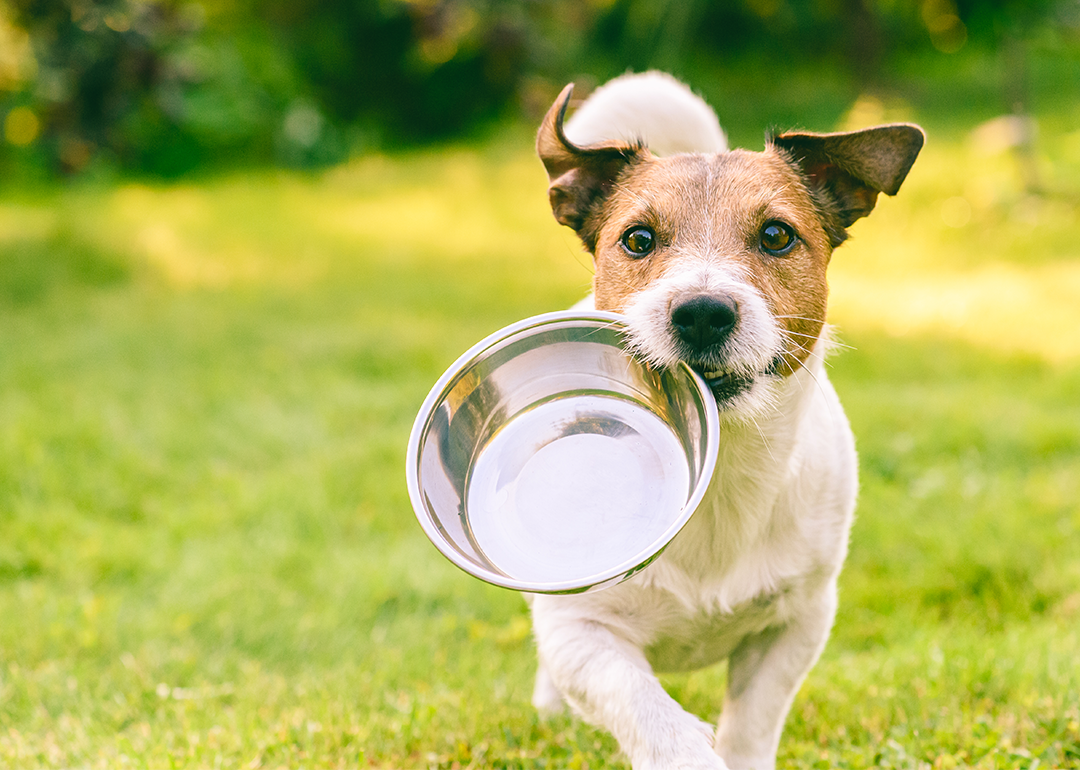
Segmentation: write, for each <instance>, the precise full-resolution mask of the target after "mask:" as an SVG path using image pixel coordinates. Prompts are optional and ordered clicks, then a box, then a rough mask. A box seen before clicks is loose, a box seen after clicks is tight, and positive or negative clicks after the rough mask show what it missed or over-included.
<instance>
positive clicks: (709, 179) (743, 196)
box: [588, 150, 832, 375]
mask: <svg viewBox="0 0 1080 770" xmlns="http://www.w3.org/2000/svg"><path fill="white" fill-rule="evenodd" d="M593 217H594V220H595V221H592V222H589V223H588V227H589V229H590V230H592V231H595V232H596V233H597V238H596V244H595V249H594V252H593V254H594V258H595V264H596V273H595V277H594V282H593V283H594V291H595V293H596V306H597V307H598V308H600V309H604V310H613V311H616V312H618V311H622V310H623V309H625V307H626V306H627V304H628V303H629V302H630V301H631V300H632V298H633V297H634V295H635V294H637V293H638V292H639V291H642V290H644V289H645V288H646V287H647V286H648V285H649V284H650V283H652V282H653V281H654V280H656V279H657V278H659V277H660V276H662V275H663V274H664V272H665V271H666V270H668V269H669V267H671V266H672V264H673V263H674V262H676V261H677V260H680V259H705V260H711V261H715V262H717V263H719V264H722V265H725V266H728V267H733V268H734V270H735V271H737V273H738V274H740V275H741V276H742V277H743V279H744V280H746V281H747V282H748V283H750V284H752V285H753V286H754V287H755V288H757V289H758V291H759V292H761V294H762V295H763V296H764V297H765V299H766V302H767V303H768V305H769V307H770V309H771V310H772V312H773V314H774V315H775V316H776V317H777V319H778V321H779V323H780V325H781V327H782V328H783V329H784V330H785V332H786V335H785V336H786V337H787V344H786V351H785V356H784V359H785V360H784V363H783V366H782V367H781V373H782V374H785V375H786V374H789V373H790V372H791V371H793V370H794V369H795V368H797V367H798V365H799V363H801V362H803V361H805V360H806V357H807V356H808V355H809V353H810V349H811V348H812V347H813V344H814V341H815V340H816V339H817V337H818V335H819V334H820V333H821V327H822V324H823V323H824V319H825V309H826V301H827V297H828V284H827V282H826V279H825V270H826V267H827V266H828V263H829V256H830V254H831V251H832V249H831V246H830V244H829V237H828V235H827V233H826V232H825V230H824V228H823V226H822V222H821V218H820V216H819V215H818V212H817V209H816V208H815V205H814V202H813V200H812V199H811V197H810V195H809V193H808V192H807V190H806V189H805V187H804V186H803V185H802V184H801V181H800V179H799V176H798V175H797V174H796V173H795V171H794V170H793V169H792V168H791V166H790V165H789V164H788V163H787V162H786V161H785V160H784V159H783V158H782V157H780V156H779V154H778V153H776V152H775V151H766V152H764V153H754V152H748V151H745V150H734V151H732V152H728V153H722V154H719V155H675V156H672V157H670V158H651V159H648V160H645V161H642V162H639V163H636V164H633V165H632V166H630V167H628V168H626V169H624V171H623V172H622V174H621V175H620V176H619V178H618V180H617V183H616V184H615V185H614V186H613V188H612V191H611V194H610V196H609V197H608V198H607V200H606V201H605V202H604V205H603V206H602V207H600V208H599V209H598V210H597V211H596V212H595V213H594V215H593ZM773 220H780V221H783V222H785V223H787V224H788V225H790V226H791V227H792V229H794V231H795V233H796V235H797V236H798V238H799V242H798V243H797V244H796V245H795V247H794V248H793V249H792V250H791V251H790V252H788V253H787V254H785V255H783V256H770V255H769V254H767V253H765V252H764V251H762V249H761V248H760V242H759V238H760V232H761V228H762V227H763V226H764V225H765V224H766V223H767V222H770V221H773ZM642 225H644V226H646V227H649V228H650V229H652V230H653V232H654V233H655V234H656V237H657V247H656V249H655V250H654V251H653V252H652V253H651V254H649V255H648V256H646V257H644V258H634V257H631V256H630V255H628V254H627V253H626V251H625V250H624V249H623V248H622V246H621V245H620V242H619V241H620V238H621V236H622V234H623V233H624V232H626V231H627V230H628V229H630V228H632V227H634V226H642Z"/></svg>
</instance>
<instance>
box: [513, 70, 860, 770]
mask: <svg viewBox="0 0 1080 770" xmlns="http://www.w3.org/2000/svg"><path fill="white" fill-rule="evenodd" d="M642 89H644V90H645V91H647V93H648V99H649V103H653V104H655V103H656V102H657V100H660V102H661V103H663V104H664V105H665V108H664V109H650V110H648V111H647V112H645V113H644V115H645V118H644V119H643V118H642V115H643V111H642V110H641V109H640V105H641V104H642V101H641V97H642ZM631 117H633V120H631ZM567 135H568V136H569V137H572V138H573V139H574V140H576V141H578V142H595V141H598V140H602V139H609V138H630V139H641V140H644V141H645V142H646V143H647V144H648V145H649V146H650V148H652V147H657V148H660V150H661V152H663V151H668V152H672V151H679V150H683V149H688V150H702V151H709V152H714V151H717V150H722V149H724V147H725V146H726V142H725V140H724V136H723V132H722V131H721V130H720V128H719V123H718V121H717V120H716V117H715V114H714V113H713V111H712V110H711V109H710V108H709V107H708V106H707V105H706V104H705V103H704V102H703V101H701V100H700V99H699V98H698V97H696V96H694V95H693V94H692V93H691V92H690V91H689V90H688V89H687V88H686V87H685V86H683V85H681V84H680V83H678V81H675V80H674V79H672V78H670V77H668V76H661V75H656V74H650V75H647V76H625V77H623V78H620V79H618V80H616V81H614V82H613V83H612V84H609V85H608V86H606V87H605V88H602V89H600V90H599V91H598V92H597V95H596V96H595V97H594V98H591V99H589V100H588V101H586V103H585V104H584V105H583V106H582V107H581V108H580V110H579V111H578V112H577V113H576V115H575V117H574V118H573V120H572V121H571V122H570V123H569V124H568V126H567ZM688 137H689V138H691V140H692V141H694V142H698V144H696V145H693V146H689V147H688V146H686V141H687V140H688ZM717 289H719V290H722V291H723V292H726V293H727V294H729V295H731V296H733V297H734V298H735V299H736V300H737V302H738V306H739V312H740V326H739V332H738V334H737V335H735V338H734V339H733V340H732V341H731V343H730V344H731V345H732V346H734V348H733V349H732V350H730V351H728V355H729V358H728V360H727V363H728V365H730V366H742V367H745V369H746V370H747V371H761V370H762V369H763V367H764V365H765V364H766V363H767V362H768V361H769V360H770V359H771V358H772V357H773V355H774V354H775V352H776V351H777V349H779V347H780V336H781V334H782V330H781V328H780V326H779V324H778V323H777V321H776V319H774V318H773V316H772V315H771V313H770V310H769V307H768V305H767V303H766V302H765V300H764V298H762V297H761V296H760V294H759V293H758V291H757V290H756V289H755V288H754V287H753V286H752V285H751V284H750V283H749V282H747V281H746V280H745V279H744V277H743V276H741V275H739V273H738V272H736V271H735V270H734V269H733V268H732V267H730V266H725V263H724V261H723V260H719V259H712V258H710V256H709V255H708V254H698V255H687V257H686V258H685V259H680V261H679V268H678V269H677V270H675V271H670V272H668V273H667V274H665V275H663V276H662V277H661V278H659V279H658V280H656V281H655V282H653V283H652V284H650V285H649V286H648V287H647V288H646V289H645V290H644V291H642V292H640V293H639V294H638V295H637V296H636V297H635V299H634V301H633V303H632V305H631V306H630V307H629V308H628V309H627V312H626V315H627V317H628V319H629V324H630V336H631V341H632V344H633V345H634V346H635V348H636V350H637V351H638V352H639V353H640V354H642V355H644V356H645V357H647V358H649V359H651V360H652V361H654V362H655V363H659V364H665V363H668V364H670V363H673V361H674V356H675V352H674V351H673V350H672V349H671V343H670V340H669V337H670V332H669V331H668V329H669V327H670V322H669V320H668V318H669V312H670V307H671V304H672V301H673V300H674V299H675V298H677V297H679V296H685V295H693V294H695V293H701V292H703V291H712V290H717ZM588 304H589V300H588V299H586V300H585V301H583V303H580V304H579V306H588ZM826 345H827V341H826V335H822V338H821V339H819V340H818V341H817V343H816V346H815V348H814V351H813V353H812V355H811V356H810V357H809V359H808V360H807V362H806V365H805V367H804V368H800V369H798V370H797V371H796V372H795V373H793V374H791V375H789V376H787V377H771V378H770V377H763V378H758V381H757V382H756V383H755V385H754V387H753V388H752V389H750V390H749V391H748V392H746V393H743V394H741V395H739V396H737V400H736V401H734V402H733V403H731V404H729V405H728V407H727V408H726V409H724V410H723V411H722V413H721V414H722V416H721V433H720V455H719V460H718V462H717V466H716V472H715V475H714V476H713V479H712V482H711V485H710V488H709V491H708V493H707V494H706V496H705V499H704V501H703V503H702V504H701V506H700V508H699V509H698V511H697V512H696V513H695V514H694V516H693V518H692V519H691V520H690V522H689V523H688V524H687V525H686V527H685V529H684V530H683V531H682V532H681V533H680V534H679V535H678V536H677V537H676V538H675V540H674V541H673V542H672V543H671V545H670V546H669V547H668V548H667V550H666V551H664V553H663V555H662V556H661V557H660V558H659V559H657V560H656V561H655V562H654V563H653V564H652V565H651V566H649V567H648V568H647V569H645V570H644V571H642V572H641V573H639V574H637V575H635V576H634V577H632V578H631V579H629V580H627V581H626V582H624V583H622V584H620V585H617V586H615V587H612V588H609V589H607V590H604V591H600V592H596V593H588V594H582V595H573V596H535V597H531V601H530V603H531V607H532V616H533V626H534V631H535V638H536V644H537V649H538V654H539V660H540V665H539V670H538V673H537V678H536V688H535V692H534V696H533V702H534V704H535V705H536V707H537V708H538V709H539V710H540V711H541V712H553V711H557V710H560V709H561V708H563V705H564V703H566V704H569V705H570V706H571V707H572V708H573V709H574V710H575V711H576V712H577V713H579V714H580V715H581V716H583V717H584V718H585V719H587V720H588V721H590V722H593V723H596V724H598V725H601V726H603V727H605V728H606V729H607V730H609V731H610V732H611V733H612V734H613V735H614V736H615V737H616V738H617V740H618V741H619V744H620V746H621V747H622V749H623V751H625V752H626V753H627V754H628V755H629V758H630V760H631V762H632V764H633V766H634V768H636V770H651V769H652V768H666V769H671V768H725V767H727V768H731V769H732V770H741V769H742V768H756V770H771V768H773V767H774V765H775V757H776V751H777V746H778V743H779V739H780V733H781V730H782V727H783V723H784V719H785V717H786V715H787V712H788V710H789V708H790V706H791V703H792V700H793V698H794V697H795V693H796V691H797V690H798V688H799V685H800V683H801V682H802V681H803V678H804V677H805V676H806V674H807V672H808V671H809V670H810V668H811V666H812V665H813V664H814V662H815V660H816V659H817V657H818V655H819V654H820V652H821V650H822V648H823V646H824V644H825V641H826V639H827V637H828V635H829V631H830V629H831V626H832V622H833V617H834V613H835V610H836V582H837V576H838V574H839V572H840V568H841V565H842V564H843V561H844V557H845V555H846V551H847V542H848V530H849V527H850V524H851V521H852V515H853V510H854V505H855V496H856V486H857V480H856V478H857V471H856V459H855V447H854V440H853V438H852V435H851V431H850V429H849V427H848V423H847V420H846V418H845V416H844V413H843V410H842V408H841V406H840V402H839V400H838V398H837V396H836V393H835V391H834V390H833V388H832V386H831V384H830V383H829V380H828V377H827V375H826V373H825V370H824V368H823V366H822V357H823V355H824V352H825V347H826ZM724 659H727V660H728V666H729V668H728V689H727V693H726V695H725V698H724V703H723V709H722V713H721V716H720V721H719V725H718V726H717V727H716V728H715V730H714V729H713V727H712V726H711V725H708V724H706V723H704V722H702V721H701V720H700V719H698V718H697V717H696V716H692V715H691V714H689V713H687V712H686V711H684V710H683V709H682V708H681V707H680V706H679V704H678V703H676V702H675V700H673V699H672V698H671V697H670V696H669V695H668V694H667V693H666V692H665V691H664V689H663V687H662V686H661V685H660V683H659V681H658V680H657V678H656V676H655V675H654V673H653V672H654V671H663V670H686V669H693V668H698V667H703V666H708V665H710V664H713V663H715V662H718V661H721V660H724Z"/></svg>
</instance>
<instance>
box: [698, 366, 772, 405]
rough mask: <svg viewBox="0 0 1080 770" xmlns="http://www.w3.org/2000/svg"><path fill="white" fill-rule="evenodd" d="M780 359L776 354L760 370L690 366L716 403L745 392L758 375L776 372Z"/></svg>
mask: <svg viewBox="0 0 1080 770" xmlns="http://www.w3.org/2000/svg"><path fill="white" fill-rule="evenodd" d="M782 363H783V362H782V359H781V358H780V357H779V356H777V357H776V358H775V359H773V360H772V361H771V362H770V363H769V365H768V366H767V367H765V370H764V371H762V372H746V371H733V370H729V369H716V368H710V367H708V366H706V365H704V364H699V363H691V364H690V368H692V369H693V370H694V371H695V372H697V373H698V374H700V375H701V378H702V379H703V380H705V384H706V385H708V386H709V390H711V391H712V392H713V395H714V396H715V397H716V401H717V403H723V402H725V401H730V400H731V399H733V398H735V396H738V395H739V394H740V393H745V392H746V391H748V390H750V388H751V387H753V385H754V381H755V380H757V379H758V377H760V376H767V375H772V374H776V373H777V372H778V371H779V368H780V366H781V365H782Z"/></svg>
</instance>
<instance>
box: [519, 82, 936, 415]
mask: <svg viewBox="0 0 1080 770" xmlns="http://www.w3.org/2000/svg"><path fill="white" fill-rule="evenodd" d="M571 89H572V86H567V87H566V89H564V90H563V92H562V94H561V95H560V97H559V99H558V100H557V101H556V102H555V104H554V105H553V106H552V108H551V110H550V111H549V112H548V114H547V116H546V117H545V118H544V122H543V124H542V125H541V128H540V132H539V136H538V138H537V151H538V153H539V155H540V158H541V160H542V161H543V162H544V166H545V168H546V169H547V172H548V177H549V180H550V187H549V188H548V195H549V198H550V201H551V207H552V210H553V212H554V214H555V218H556V219H557V220H558V221H559V222H560V223H562V224H564V225H567V226H568V227H571V228H573V229H574V230H575V231H576V232H577V234H578V236H579V237H580V238H581V240H582V242H583V243H584V244H585V246H586V248H587V249H588V250H589V251H590V252H591V253H592V254H593V258H594V263H595V277H594V286H593V289H594V292H595V295H596V306H597V308H599V309H603V310H612V311H616V312H620V313H623V314H625V315H626V316H627V317H628V319H629V327H630V328H629V343H630V346H631V348H632V349H633V350H634V352H635V353H636V354H637V355H639V356H641V357H642V358H643V359H645V360H646V361H648V362H649V363H651V364H653V365H655V366H659V367H665V366H671V365H673V364H674V363H676V362H678V361H680V360H681V361H686V362H687V363H689V364H690V365H691V366H692V367H694V368H695V369H696V370H697V371H698V372H700V373H701V374H702V375H703V376H704V377H705V378H706V380H707V381H708V382H709V384H710V386H711V387H712V389H713V392H714V393H715V395H716V397H717V402H718V403H719V405H720V406H721V408H727V409H738V408H739V407H750V406H751V405H753V404H756V403H763V402H764V401H763V399H764V400H767V396H768V393H769V391H770V388H771V387H772V386H773V385H774V384H775V383H777V382H779V381H781V380H783V379H784V378H786V377H788V376H790V375H791V374H792V373H794V372H795V371H796V370H798V369H799V368H801V367H804V366H805V365H806V360H807V358H808V357H809V356H810V355H811V352H812V349H813V348H814V346H815V344H816V343H817V341H818V338H819V337H820V336H821V334H822V329H823V326H824V323H825V310H826V303H827V299H828V285H827V283H826V279H825V271H826V268H827V266H828V264H829V259H830V256H831V254H832V251H833V249H834V248H835V247H836V246H838V245H839V244H840V243H842V242H843V241H844V239H845V238H846V237H847V232H846V228H847V227H848V226H850V225H851V224H852V223H853V222H855V220H857V219H859V218H860V217H864V216H866V215H867V214H869V213H870V211H871V210H872V209H873V208H874V204H875V202H876V200H877V196H878V193H880V192H884V193H886V194H888V195H895V194H896V192H897V191H898V190H899V188H900V184H901V183H902V182H903V180H904V178H905V177H906V176H907V173H908V171H909V169H910V168H911V166H912V164H913V163H914V162H915V158H916V156H917V155H918V153H919V150H920V149H921V148H922V144H923V138H924V136H923V132H922V130H921V129H920V128H919V127H917V126H914V125H909V124H893V125H887V126H879V127H876V128H870V129H866V130H863V131H854V132H850V133H838V134H810V133H787V134H780V135H778V136H773V137H771V138H770V140H769V142H768V145H767V146H766V148H765V150H764V151H763V152H750V151H746V150H733V151H730V152H722V153H717V154H709V155H704V154H684V155H673V156H671V157H666V158H658V157H656V156H654V155H653V154H652V153H650V152H649V150H648V148H646V147H644V146H643V145H640V144H625V143H621V142H605V143H602V144H595V145H589V146H586V147H577V146H575V145H574V144H572V143H571V142H570V141H569V140H568V139H567V138H566V135H565V133H564V132H563V117H564V115H565V112H566V107H567V104H568V102H569V99H570V92H571ZM642 108H643V109H648V106H647V105H643V107H642Z"/></svg>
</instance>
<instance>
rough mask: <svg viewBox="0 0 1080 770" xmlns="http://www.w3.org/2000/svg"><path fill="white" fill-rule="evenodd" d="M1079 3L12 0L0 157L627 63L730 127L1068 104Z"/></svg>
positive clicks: (214, 143)
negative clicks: (657, 74) (863, 104)
mask: <svg viewBox="0 0 1080 770" xmlns="http://www.w3.org/2000/svg"><path fill="white" fill-rule="evenodd" d="M1078 56H1080V3H1078V2H1077V0H726V1H724V2H710V1H709V0H351V1H349V2H340V1H338V0H238V1H237V2H223V1H221V0H204V1H202V2H199V1H197V0H192V1H190V2H188V1H187V0H113V1H110V2H91V1H90V0H0V118H2V120H3V137H2V138H3V143H2V145H0V173H2V175H3V178H4V179H6V180H10V179H11V176H12V174H14V173H20V174H40V175H57V174H78V173H94V172H96V173H103V172H105V171H112V170H122V171H123V172H134V173H145V174H155V175H165V176H175V175H179V174H184V173H187V172H190V171H193V170H197V169H207V168H212V167H216V166H222V165H225V166H236V165H238V164H244V165H251V164H279V165H287V166H318V165H326V164H332V163H336V162H340V161H342V160H344V159H346V158H349V157H352V156H356V155H358V154H364V153H370V152H372V151H377V150H388V149H393V148H401V147H403V146H409V145H415V144H417V143H431V142H438V141H445V140H447V139H458V138H461V137H467V136H476V135H478V133H480V132H484V131H491V130H493V127H495V126H498V125H500V123H502V122H505V121H507V120H511V121H513V120H518V119H520V118H521V117H522V116H524V117H526V118H527V119H529V120H535V119H536V118H537V117H538V116H539V115H542V114H543V110H544V109H545V108H546V106H547V105H548V104H550V101H551V99H552V97H553V96H554V94H556V93H557V92H558V88H559V87H560V86H561V85H562V84H564V83H566V82H568V81H570V80H577V81H578V82H579V84H580V85H581V86H582V88H581V90H580V91H579V96H580V95H583V94H584V93H587V91H588V89H589V87H590V86H593V85H595V84H596V83H598V82H602V81H603V80H606V79H607V78H609V77H611V76H614V75H617V74H619V73H621V72H623V71H626V70H627V69H635V70H640V69H644V68H648V67H656V68H661V69H666V70H669V71H671V72H673V73H675V74H676V75H679V76H680V77H683V78H684V79H686V80H687V81H689V82H691V83H693V84H694V87H695V88H696V89H698V90H700V91H701V92H702V93H703V95H704V96H706V97H707V98H709V99H710V100H712V101H713V102H714V103H715V104H717V105H718V107H719V109H720V111H721V117H722V118H723V120H724V121H725V123H726V124H728V125H729V126H730V129H729V130H732V131H734V132H735V134H736V136H737V137H741V136H742V135H743V134H744V133H747V132H749V134H750V135H752V136H754V138H755V139H756V138H757V136H758V135H760V133H761V132H762V131H763V128H764V124H765V123H779V124H784V123H788V122H792V123H793V122H796V121H797V122H799V123H811V122H817V121H818V120H825V119H827V118H830V117H831V118H832V119H833V120H835V119H836V116H837V114H838V113H839V112H840V111H841V110H843V109H844V108H845V107H846V106H847V105H848V104H850V102H851V101H852V97H853V96H854V95H859V94H869V95H874V96H877V97H879V98H883V99H888V98H899V99H906V100H908V101H911V102H914V103H916V104H917V105H920V106H927V107H931V108H932V107H934V106H940V105H945V104H947V105H949V107H950V109H951V110H952V112H953V115H954V117H955V118H956V119H957V120H966V121H967V122H969V123H970V122H972V121H974V122H978V120H980V119H986V118H988V117H992V116H994V115H999V114H1005V113H1017V114H1022V113H1025V112H1027V111H1028V110H1029V109H1030V108H1031V105H1032V102H1033V101H1034V100H1054V101H1062V100H1064V101H1067V102H1072V101H1074V100H1075V98H1076V94H1077V89H1078V83H1080V81H1078V66H1080V65H1078Z"/></svg>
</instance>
